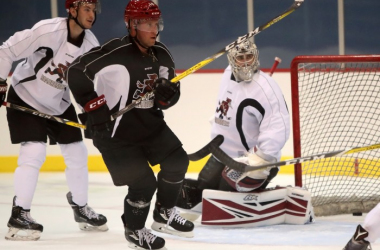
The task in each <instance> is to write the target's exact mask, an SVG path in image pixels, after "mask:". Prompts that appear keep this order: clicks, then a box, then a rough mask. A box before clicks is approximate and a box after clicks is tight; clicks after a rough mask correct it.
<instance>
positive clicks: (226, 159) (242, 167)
mask: <svg viewBox="0 0 380 250" xmlns="http://www.w3.org/2000/svg"><path fill="white" fill-rule="evenodd" d="M379 148H380V144H373V145H369V146H364V147H355V148H350V149H344V150H337V151H332V152H328V153H321V154H315V155H311V156H304V157H298V158H294V159H290V160H286V161H279V162H275V163H269V164H264V165H260V166H249V165H246V164H244V163H241V162H237V161H235V160H234V159H232V158H231V157H230V156H228V155H227V154H226V153H225V152H224V151H223V150H221V149H220V148H219V147H218V146H215V145H213V144H211V145H210V150H211V153H212V154H213V155H214V156H215V157H216V158H217V159H218V160H220V161H221V162H223V163H224V164H225V165H226V166H228V167H230V168H232V169H235V170H237V171H240V172H249V171H253V170H258V169H263V168H267V167H280V166H285V165H295V164H298V163H303V162H307V161H315V160H321V159H325V158H330V157H338V156H342V155H347V154H353V153H359V152H362V151H367V150H374V149H379Z"/></svg>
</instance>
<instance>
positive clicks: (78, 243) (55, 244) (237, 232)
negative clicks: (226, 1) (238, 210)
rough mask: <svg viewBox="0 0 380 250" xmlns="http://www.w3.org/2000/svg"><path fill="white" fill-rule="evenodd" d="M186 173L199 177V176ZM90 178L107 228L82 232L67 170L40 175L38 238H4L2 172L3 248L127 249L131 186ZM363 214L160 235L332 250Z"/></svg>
mask: <svg viewBox="0 0 380 250" xmlns="http://www.w3.org/2000/svg"><path fill="white" fill-rule="evenodd" d="M188 176H189V177H192V178H196V175H195V174H189V175H188ZM89 180H90V183H89V205H90V206H91V207H93V208H94V209H95V211H96V212H98V213H102V214H104V215H106V216H107V219H108V223H107V224H108V227H109V228H110V229H109V231H107V232H83V231H81V230H79V228H78V226H77V223H75V221H74V218H73V213H72V210H71V208H70V207H69V205H68V203H67V201H66V193H67V191H68V188H67V185H66V181H65V175H64V173H41V174H40V177H39V182H38V185H37V190H36V193H35V195H34V200H33V205H32V210H31V215H32V216H33V218H34V219H36V220H37V221H38V222H39V223H41V224H42V225H43V226H44V232H43V233H42V235H41V239H40V240H39V241H36V242H13V241H7V240H5V239H4V236H5V234H6V232H7V230H8V227H7V221H8V219H9V217H10V215H11V206H12V198H13V195H14V191H13V174H5V173H2V174H0V212H1V213H0V214H1V216H0V250H8V249H9V250H13V249H18V250H19V249H20V250H28V249H31V250H37V249H38V250H40V249H52V250H76V249H78V250H97V249H111V250H118V249H123V250H124V249H129V248H128V244H127V241H126V240H125V238H124V229H123V225H122V222H121V219H120V216H121V214H122V213H123V200H124V197H125V195H126V193H127V190H128V189H127V187H115V186H114V185H113V184H112V181H111V178H110V176H109V174H108V173H90V177H89ZM274 184H276V185H294V182H293V177H292V176H287V175H279V176H277V177H276V178H275V179H274ZM153 202H154V201H153ZM153 204H154V203H153ZM152 207H153V206H152ZM152 207H151V209H152ZM364 216H365V214H363V216H352V215H340V216H331V217H319V218H317V219H316V222H315V223H314V224H311V225H275V226H268V227H259V228H244V229H242V228H240V229H239V228H234V229H222V228H215V227H208V226H203V225H201V223H200V219H198V220H197V221H196V222H195V225H196V228H195V230H194V233H195V237H194V238H191V239H188V238H179V237H176V236H170V235H165V234H160V233H157V234H159V235H160V236H162V237H164V238H165V240H166V248H167V249H168V250H190V249H191V250H225V249H237V250H248V249H260V250H269V249H270V250H290V249H294V250H301V249H302V250H333V249H342V248H343V246H344V245H345V244H346V242H347V241H348V240H349V238H350V237H351V236H352V234H353V233H354V230H355V228H356V226H357V224H358V223H360V222H362V221H363V220H364ZM152 221H153V218H152V214H151V213H150V214H149V217H148V221H147V224H146V226H147V227H148V228H150V225H151V223H152ZM372 248H373V249H374V250H376V249H380V240H377V242H376V243H375V244H372Z"/></svg>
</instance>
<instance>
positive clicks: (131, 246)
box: [128, 242, 167, 250]
mask: <svg viewBox="0 0 380 250" xmlns="http://www.w3.org/2000/svg"><path fill="white" fill-rule="evenodd" d="M128 247H129V248H132V249H137V250H146V248H143V247H141V246H138V245H136V244H134V243H132V242H129V244H128ZM156 250H167V248H166V247H162V248H158V249H156Z"/></svg>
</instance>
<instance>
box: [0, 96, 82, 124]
mask: <svg viewBox="0 0 380 250" xmlns="http://www.w3.org/2000/svg"><path fill="white" fill-rule="evenodd" d="M2 105H3V106H5V107H7V108H11V109H15V110H19V111H22V112H25V113H28V114H32V115H36V116H39V117H41V118H45V119H48V120H51V121H55V122H59V123H63V124H66V125H69V126H73V127H77V128H81V129H86V126H85V125H83V124H80V123H77V122H73V121H70V120H67V119H64V118H60V117H56V116H53V115H48V114H44V113H41V112H39V111H37V110H33V109H29V108H25V107H22V106H19V105H16V104H12V103H9V102H3V104H2Z"/></svg>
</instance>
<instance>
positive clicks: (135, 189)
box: [125, 174, 157, 202]
mask: <svg viewBox="0 0 380 250" xmlns="http://www.w3.org/2000/svg"><path fill="white" fill-rule="evenodd" d="M156 189H157V180H156V177H155V176H154V174H152V175H147V176H144V177H143V178H141V179H139V181H137V182H135V183H133V184H131V185H129V189H128V195H127V197H126V198H125V199H126V200H127V199H130V200H131V201H144V202H150V200H151V199H152V197H153V195H154V193H155V192H156Z"/></svg>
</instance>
